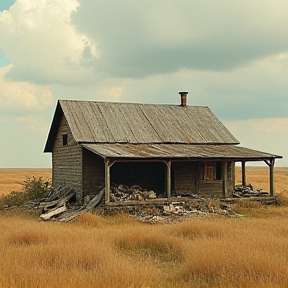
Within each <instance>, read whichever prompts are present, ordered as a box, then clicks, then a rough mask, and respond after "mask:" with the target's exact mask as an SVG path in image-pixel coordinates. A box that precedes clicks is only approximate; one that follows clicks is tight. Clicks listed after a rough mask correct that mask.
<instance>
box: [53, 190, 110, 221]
mask: <svg viewBox="0 0 288 288" xmlns="http://www.w3.org/2000/svg"><path fill="white" fill-rule="evenodd" d="M104 192H105V189H104V188H103V189H102V190H101V191H100V192H99V193H98V195H96V196H95V197H94V198H93V199H92V200H91V201H90V202H89V203H88V205H87V206H86V207H82V208H81V209H79V210H77V211H75V212H70V213H69V212H68V213H64V214H63V215H61V216H60V217H58V221H59V222H68V221H71V220H73V219H74V218H76V217H77V216H79V215H81V214H83V213H85V212H89V211H91V210H92V209H93V208H94V207H96V206H97V205H98V204H99V202H100V201H101V199H102V197H103V195H104Z"/></svg>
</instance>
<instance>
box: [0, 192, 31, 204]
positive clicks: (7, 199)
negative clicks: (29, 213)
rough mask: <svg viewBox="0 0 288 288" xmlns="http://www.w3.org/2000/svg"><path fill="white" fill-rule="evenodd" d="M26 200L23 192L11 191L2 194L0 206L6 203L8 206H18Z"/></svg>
mask: <svg viewBox="0 0 288 288" xmlns="http://www.w3.org/2000/svg"><path fill="white" fill-rule="evenodd" d="M27 200H28V199H27V195H25V193H24V192H16V191H12V192H11V193H10V194H8V195H6V196H2V198H1V201H0V205H1V206H4V205H7V206H9V207H11V206H20V205H22V204H23V203H24V202H25V201H27Z"/></svg>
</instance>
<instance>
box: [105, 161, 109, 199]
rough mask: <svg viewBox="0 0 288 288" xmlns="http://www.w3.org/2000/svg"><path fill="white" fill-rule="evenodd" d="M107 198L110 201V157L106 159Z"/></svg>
mask: <svg viewBox="0 0 288 288" xmlns="http://www.w3.org/2000/svg"><path fill="white" fill-rule="evenodd" d="M105 200H106V203H109V202H110V165H109V159H107V160H106V161H105Z"/></svg>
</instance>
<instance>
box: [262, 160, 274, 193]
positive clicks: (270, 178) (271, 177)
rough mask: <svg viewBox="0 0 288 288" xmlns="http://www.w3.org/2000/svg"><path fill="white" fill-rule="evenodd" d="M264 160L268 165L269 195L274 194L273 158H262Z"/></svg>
mask: <svg viewBox="0 0 288 288" xmlns="http://www.w3.org/2000/svg"><path fill="white" fill-rule="evenodd" d="M264 162H265V163H266V164H267V166H269V183H270V185H269V186H270V196H271V197H272V196H274V165H275V158H271V159H270V160H264Z"/></svg>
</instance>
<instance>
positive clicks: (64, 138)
mask: <svg viewBox="0 0 288 288" xmlns="http://www.w3.org/2000/svg"><path fill="white" fill-rule="evenodd" d="M62 146H63V147H64V146H68V133H63V134H62Z"/></svg>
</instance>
